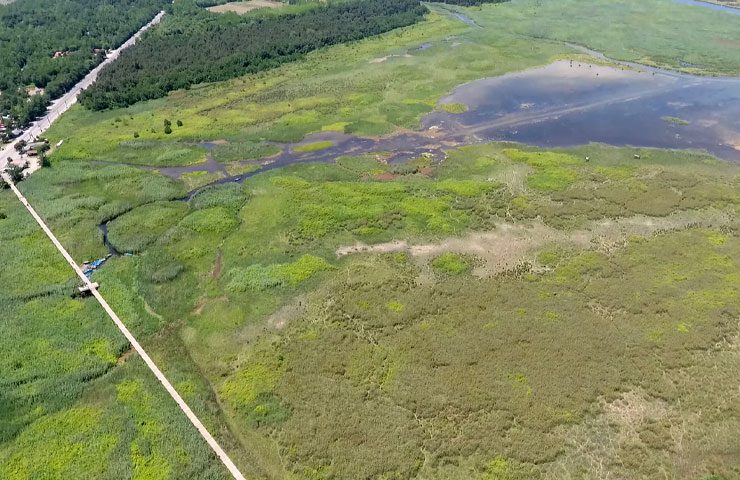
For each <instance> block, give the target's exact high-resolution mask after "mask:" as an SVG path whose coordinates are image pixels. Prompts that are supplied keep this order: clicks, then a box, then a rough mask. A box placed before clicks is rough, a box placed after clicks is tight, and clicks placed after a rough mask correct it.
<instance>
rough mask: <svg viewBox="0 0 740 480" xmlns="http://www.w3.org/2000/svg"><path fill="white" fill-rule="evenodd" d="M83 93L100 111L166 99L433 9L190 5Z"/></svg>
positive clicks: (407, 5) (393, 1)
mask: <svg viewBox="0 0 740 480" xmlns="http://www.w3.org/2000/svg"><path fill="white" fill-rule="evenodd" d="M173 7H174V14H173V15H171V16H168V17H167V18H166V19H165V21H164V22H163V24H162V26H161V27H158V28H157V29H156V31H154V32H152V33H150V34H148V35H147V36H145V38H144V39H143V40H142V41H140V42H139V43H137V44H136V45H135V46H134V47H132V48H131V49H129V50H127V51H126V52H124V53H123V54H122V55H121V57H120V58H119V60H118V61H117V62H116V63H114V64H112V65H110V66H109V67H106V69H104V70H103V71H102V72H101V74H100V76H99V77H98V80H97V82H96V83H95V84H94V85H93V86H91V87H90V88H88V89H87V90H86V91H85V92H83V93H82V94H81V95H80V102H81V103H82V104H83V105H85V106H86V107H88V108H91V109H93V110H102V109H106V108H114V107H123V106H127V105H131V104H133V103H136V102H138V101H141V100H147V99H153V98H159V97H162V96H165V95H166V94H167V92H170V91H172V90H176V89H180V88H188V87H189V86H190V85H194V84H197V83H202V82H214V81H221V80H226V79H229V78H233V77H237V76H240V75H244V74H247V73H254V72H258V71H262V70H266V69H269V68H273V67H275V66H278V65H280V64H281V63H284V62H288V61H291V60H295V59H297V58H300V57H301V56H302V55H304V54H306V53H308V52H310V51H312V50H316V49H318V48H321V47H324V46H327V45H333V44H337V43H342V42H347V41H352V40H358V39H361V38H364V37H368V36H371V35H376V34H379V33H383V32H387V31H389V30H392V29H394V28H398V27H403V26H406V25H411V24H413V23H415V22H418V21H419V20H421V19H422V18H423V16H424V14H425V13H426V11H427V10H426V8H425V7H424V6H423V5H421V4H420V3H419V1H418V0H349V1H346V2H339V3H328V4H326V5H322V6H320V7H317V8H314V9H311V10H308V11H303V12H300V13H296V14H285V15H279V16H275V17H251V16H249V15H247V16H242V17H239V16H237V15H217V14H212V13H210V12H207V11H205V10H203V9H201V8H199V7H198V6H197V5H196V4H195V3H193V2H192V1H190V0H179V1H178V2H177V3H176V4H175V5H174V6H173Z"/></svg>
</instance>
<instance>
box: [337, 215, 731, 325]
mask: <svg viewBox="0 0 740 480" xmlns="http://www.w3.org/2000/svg"><path fill="white" fill-rule="evenodd" d="M731 221H732V218H731V216H730V214H728V213H727V212H725V211H722V210H714V209H710V210H704V211H698V212H679V213H676V214H673V215H669V216H667V217H647V216H644V215H636V216H634V217H628V218H621V219H617V220H601V221H596V222H592V223H590V224H589V225H588V226H587V227H586V228H585V229H583V230H574V231H562V230H557V229H554V228H552V227H548V226H547V225H545V224H543V223H541V222H532V223H529V224H511V223H502V224H499V225H497V227H496V229H494V230H491V231H488V232H474V233H470V234H468V235H466V236H464V237H451V238H448V239H445V240H443V241H442V242H439V243H430V244H421V245H411V244H409V243H408V242H407V241H405V240H396V241H393V242H386V243H380V244H376V245H366V244H364V243H356V244H354V245H348V246H344V247H340V248H338V249H337V250H336V252H335V253H336V255H337V256H338V257H343V256H346V255H352V254H361V253H392V252H407V253H408V254H409V255H411V256H412V257H414V258H416V259H419V260H420V261H421V263H427V262H428V261H429V260H431V259H432V258H434V257H436V256H438V255H440V254H442V253H445V252H456V253H462V254H467V255H473V256H475V257H477V258H478V259H480V260H481V263H480V265H478V266H476V267H475V268H474V269H473V272H472V273H473V275H476V276H478V277H487V276H490V275H495V274H497V273H501V272H505V271H507V270H511V269H512V268H514V267H516V266H517V265H519V264H521V263H522V262H525V261H529V262H532V263H534V257H535V252H536V251H537V250H539V249H541V248H542V247H543V246H545V245H548V244H553V243H562V244H569V245H574V246H576V247H580V248H590V249H594V250H597V251H600V252H603V253H606V254H609V253H611V252H612V251H613V250H614V249H616V248H619V247H621V246H623V245H624V244H625V242H626V241H627V239H628V238H629V237H630V236H633V235H638V236H649V235H653V234H655V233H657V232H660V231H666V230H681V229H685V228H688V227H690V226H701V227H717V226H721V225H727V224H729V223H730V222H731ZM594 308H598V306H595V307H594ZM608 313H609V312H606V314H608Z"/></svg>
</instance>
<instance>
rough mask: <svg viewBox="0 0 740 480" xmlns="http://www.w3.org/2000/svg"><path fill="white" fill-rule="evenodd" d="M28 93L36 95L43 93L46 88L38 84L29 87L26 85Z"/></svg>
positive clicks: (30, 95)
mask: <svg viewBox="0 0 740 480" xmlns="http://www.w3.org/2000/svg"><path fill="white" fill-rule="evenodd" d="M26 93H27V94H28V96H29V97H32V96H34V95H43V94H44V89H43V88H39V87H37V86H36V85H31V86H29V87H26Z"/></svg>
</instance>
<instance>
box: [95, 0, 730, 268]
mask: <svg viewBox="0 0 740 480" xmlns="http://www.w3.org/2000/svg"><path fill="white" fill-rule="evenodd" d="M674 1H680V2H681V3H690V4H695V3H701V4H702V6H710V5H711V6H716V5H713V4H706V3H704V2H695V1H693V0H674ZM717 7H720V8H721V9H723V10H729V11H731V12H732V13H738V10H735V9H733V8H730V7H721V6H717ZM569 46H570V47H571V48H573V49H574V50H576V51H579V52H581V53H587V54H589V55H591V56H593V57H595V58H598V59H600V60H608V61H609V62H611V63H616V64H618V66H617V67H612V66H604V65H596V64H588V63H578V62H571V61H567V60H562V61H556V62H554V63H551V64H549V65H546V66H543V67H537V68H532V69H528V70H524V71H520V72H514V73H510V74H506V75H502V76H498V77H492V78H484V79H481V80H475V81H473V82H470V83H466V84H463V85H460V86H458V87H457V88H455V89H454V90H453V91H452V92H451V93H450V94H449V95H447V96H445V97H443V98H442V99H440V101H439V105H444V104H460V105H461V106H464V107H465V109H466V111H465V112H464V113H459V114H457V113H449V112H447V111H445V110H444V109H442V108H438V109H436V110H435V111H433V112H431V113H429V114H427V115H425V116H424V117H423V118H422V120H421V129H420V130H418V131H414V132H403V133H396V134H391V135H387V136H383V137H376V138H368V137H357V136H354V135H349V134H344V133H338V132H321V133H317V134H312V135H309V136H307V137H306V138H305V139H304V140H302V141H301V142H298V143H294V144H279V145H278V146H279V147H280V148H281V152H280V153H279V154H277V155H275V156H272V157H270V158H267V159H261V160H258V161H244V162H237V163H238V164H239V165H257V166H258V168H257V169H256V170H254V171H251V172H249V173H244V174H240V175H229V174H228V172H227V170H226V168H225V166H224V165H223V164H221V163H218V162H216V161H215V160H213V158H212V156H211V155H210V153H209V155H208V156H207V161H206V162H203V163H199V164H195V165H189V166H184V167H163V168H156V167H142V166H138V167H139V168H145V169H148V170H155V171H158V172H160V173H162V174H164V175H167V176H170V177H172V178H179V177H180V176H182V175H183V174H186V173H190V172H218V173H220V174H222V175H223V178H221V179H219V180H217V181H215V182H213V183H210V184H209V185H217V184H223V183H230V182H243V181H244V180H246V179H247V178H250V177H252V176H254V175H257V174H259V173H263V172H265V171H268V170H272V169H276V168H281V167H285V166H288V165H292V164H297V163H315V162H333V161H335V160H336V159H337V158H339V157H342V156H359V155H364V154H371V153H377V152H391V153H390V154H387V153H386V154H384V158H387V159H388V161H389V162H391V163H397V162H403V161H405V160H409V159H413V158H418V157H420V156H422V155H425V156H430V157H432V158H434V159H437V160H440V159H443V158H444V156H445V150H448V149H451V148H455V147H459V146H463V145H470V144H475V143H483V142H491V141H513V142H520V143H524V144H529V145H536V146H541V147H568V146H575V145H582V144H587V143H590V142H598V143H605V144H610V145H617V146H634V147H636V148H639V147H654V148H671V149H699V150H706V151H708V152H710V153H712V154H713V155H715V156H717V157H719V158H722V159H724V160H728V161H736V162H740V77H698V76H693V75H688V74H683V73H677V72H673V71H666V70H661V69H657V68H652V67H647V66H644V65H638V64H634V63H629V62H614V61H613V60H611V59H607V58H605V57H604V56H603V55H602V54H600V53H598V52H594V51H592V50H589V49H587V48H585V47H582V46H579V45H570V44H569ZM434 47H435V45H434V44H430V43H424V44H422V45H420V46H419V49H421V50H424V49H428V48H434ZM437 47H438V46H437ZM318 141H330V142H331V144H332V146H331V147H329V148H326V149H323V150H318V151H313V152H301V151H300V149H299V150H296V147H298V146H301V145H305V144H310V143H314V142H318ZM276 145H277V144H276ZM203 146H204V147H209V146H212V145H208V144H204V145H203ZM203 188H205V187H199V188H197V189H194V190H193V191H191V192H189V193H188V194H187V195H186V196H184V197H183V198H181V200H185V201H189V200H190V199H191V198H192V197H193V196H194V195H195V194H196V193H197V192H198V191H200V190H202V189H203ZM99 228H100V231H101V233H102V236H103V242H104V243H105V245H106V247H107V248H108V251H109V252H110V253H111V254H112V255H120V252H118V251H117V250H116V249H115V247H114V246H113V245H112V244H110V242H109V241H108V236H107V222H106V223H104V224H101V225H100V226H99Z"/></svg>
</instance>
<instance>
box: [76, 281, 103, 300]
mask: <svg viewBox="0 0 740 480" xmlns="http://www.w3.org/2000/svg"><path fill="white" fill-rule="evenodd" d="M98 287H100V285H98V282H94V283H90V284H88V285H83V286H81V287H77V295H79V296H80V297H87V296H88V295H92V290H93V289H95V290H97V289H98Z"/></svg>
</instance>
